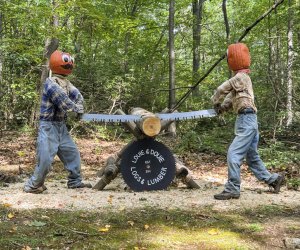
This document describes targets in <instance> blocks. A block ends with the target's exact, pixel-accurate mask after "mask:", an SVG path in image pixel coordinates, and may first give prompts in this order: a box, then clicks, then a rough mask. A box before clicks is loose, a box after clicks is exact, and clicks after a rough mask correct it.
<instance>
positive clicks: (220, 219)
mask: <svg viewBox="0 0 300 250" xmlns="http://www.w3.org/2000/svg"><path fill="white" fill-rule="evenodd" d="M0 216H1V217H0V218H1V220H0V222H1V223H0V234H1V238H0V249H135V250H137V249H276V248H277V247H278V248H280V247H283V243H282V240H283V238H284V237H287V236H293V237H295V236H296V235H298V236H299V235H300V208H293V209H290V208H286V207H279V206H262V207H259V208H257V209H255V210H253V209H251V210H250V209H249V210H243V211H235V212H226V213H224V212H222V213H221V212H217V211H212V210H211V208H210V207H206V208H203V209H202V210H201V211H199V210H197V211H195V210H190V211H183V210H180V209H176V210H174V209H172V210H161V209H155V208H144V209H142V210H131V211H117V212H116V211H104V212H89V211H72V212H71V211H59V210H43V209H37V210H26V211H25V210H19V211H16V210H13V209H11V208H10V207H9V206H8V205H5V204H3V205H1V206H0ZM283 219H284V221H285V222H284V223H282V222H281V221H282V220H283ZM26 247H27V248H26Z"/></svg>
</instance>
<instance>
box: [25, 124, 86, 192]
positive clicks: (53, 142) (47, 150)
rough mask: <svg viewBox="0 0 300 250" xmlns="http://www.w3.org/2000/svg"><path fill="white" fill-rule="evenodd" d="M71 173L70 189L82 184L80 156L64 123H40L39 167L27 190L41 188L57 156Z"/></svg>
mask: <svg viewBox="0 0 300 250" xmlns="http://www.w3.org/2000/svg"><path fill="white" fill-rule="evenodd" d="M56 154H57V155H58V157H59V159H60V160H61V161H62V162H63V164H64V167H65V169H66V170H68V171H69V176H68V187H77V186H79V185H80V184H81V180H82V178H81V174H80V154H79V151H78V149H77V146H76V145H75V143H74V141H73V140H72V138H71V136H70V134H69V132H68V130H67V127H66V124H65V123H64V122H51V121H50V122H49V121H40V124H39V134H38V139H37V165H36V167H35V170H34V173H33V175H32V176H31V178H30V179H29V180H28V181H27V182H26V184H25V189H35V188H38V187H41V186H42V185H43V184H44V182H45V178H46V175H47V174H48V173H49V172H50V170H51V169H52V167H51V164H52V162H53V160H54V157H55V155H56Z"/></svg>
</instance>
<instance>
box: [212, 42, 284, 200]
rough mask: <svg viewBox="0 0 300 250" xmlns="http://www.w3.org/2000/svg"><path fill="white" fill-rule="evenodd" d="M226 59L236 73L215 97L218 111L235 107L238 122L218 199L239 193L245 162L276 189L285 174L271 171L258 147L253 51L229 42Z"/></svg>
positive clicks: (233, 196)
mask: <svg viewBox="0 0 300 250" xmlns="http://www.w3.org/2000/svg"><path fill="white" fill-rule="evenodd" d="M227 62H228V66H229V68H230V69H231V70H232V71H233V72H234V76H233V77H232V78H231V79H229V80H227V81H225V82H224V83H222V84H221V85H220V86H219V87H218V88H217V90H216V91H215V93H214V95H213V96H212V101H213V104H214V108H215V110H216V112H217V113H218V114H221V113H224V112H226V111H229V110H233V112H235V113H236V114H237V118H236V122H235V128H234V132H235V138H234V140H233V142H232V143H231V145H230V147H229V149H228V153H227V164H228V180H227V183H226V184H225V188H224V191H223V192H221V193H220V194H216V195H214V198H215V199H218V200H228V199H238V198H239V197H240V186H241V177H240V172H241V164H242V162H243V160H244V159H245V158H246V162H247V164H248V166H249V168H250V169H251V171H252V172H253V174H254V175H255V177H256V178H257V179H258V180H260V181H264V182H265V183H267V184H268V185H269V186H270V187H271V188H272V189H273V191H274V192H275V193H278V192H279V190H280V187H281V185H282V182H283V180H284V175H279V174H277V173H273V174H271V173H270V172H269V171H268V170H267V169H266V167H265V165H264V163H263V161H262V160H261V159H260V157H259V154H258V151H257V147H258V141H259V132H258V123H257V115H256V113H257V108H256V106H255V104H254V93H253V88H252V82H251V79H250V77H249V73H250V70H249V67H250V53H249V50H248V47H247V46H246V45H245V44H243V43H236V44H231V45H229V47H228V49H227Z"/></svg>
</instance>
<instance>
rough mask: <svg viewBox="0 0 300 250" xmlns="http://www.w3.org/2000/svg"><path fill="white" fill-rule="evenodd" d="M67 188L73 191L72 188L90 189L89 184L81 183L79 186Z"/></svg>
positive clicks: (90, 185)
mask: <svg viewBox="0 0 300 250" xmlns="http://www.w3.org/2000/svg"><path fill="white" fill-rule="evenodd" d="M68 188H71V189H74V188H92V184H91V183H83V182H81V183H80V185H79V186H71V187H70V186H69V187H68Z"/></svg>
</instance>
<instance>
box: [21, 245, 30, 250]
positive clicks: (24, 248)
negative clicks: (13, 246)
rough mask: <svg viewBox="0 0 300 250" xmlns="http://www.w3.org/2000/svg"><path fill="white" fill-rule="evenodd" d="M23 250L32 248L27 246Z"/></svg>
mask: <svg viewBox="0 0 300 250" xmlns="http://www.w3.org/2000/svg"><path fill="white" fill-rule="evenodd" d="M22 250H31V247H30V246H25V247H23V248H22Z"/></svg>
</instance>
